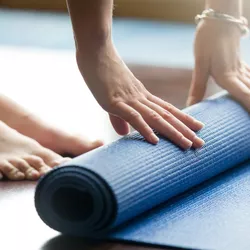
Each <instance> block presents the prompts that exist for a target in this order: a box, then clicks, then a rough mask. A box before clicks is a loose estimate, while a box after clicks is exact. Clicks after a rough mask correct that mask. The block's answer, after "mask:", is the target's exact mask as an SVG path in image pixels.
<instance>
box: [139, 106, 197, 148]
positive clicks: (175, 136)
mask: <svg viewBox="0 0 250 250" xmlns="http://www.w3.org/2000/svg"><path fill="white" fill-rule="evenodd" d="M136 109H137V110H138V112H140V114H141V115H142V116H143V118H144V119H145V121H146V122H147V123H148V125H149V126H150V127H151V128H153V129H155V130H156V131H158V132H159V133H160V134H161V135H163V136H165V137H167V138H168V139H170V140H171V141H172V142H174V143H175V144H176V145H178V146H180V147H181V148H183V149H189V148H191V146H192V142H191V141H190V140H188V139H187V138H186V137H184V136H183V134H181V133H180V132H179V131H178V130H177V129H176V128H174V127H173V126H172V125H171V124H169V123H168V122H166V121H165V120H164V119H163V117H162V116H160V115H159V114H158V113H157V112H155V111H154V110H152V109H150V108H149V107H148V106H146V105H144V104H142V103H140V102H138V103H137V105H136Z"/></svg>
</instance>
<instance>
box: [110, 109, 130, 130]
mask: <svg viewBox="0 0 250 250" xmlns="http://www.w3.org/2000/svg"><path fill="white" fill-rule="evenodd" d="M109 119H110V121H111V123H112V125H113V128H114V129H115V131H116V133H117V134H119V135H126V134H128V133H129V130H130V129H129V125H128V123H127V122H126V121H124V120H123V119H121V118H120V117H117V116H114V115H111V114H109Z"/></svg>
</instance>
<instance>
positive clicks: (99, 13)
mask: <svg viewBox="0 0 250 250" xmlns="http://www.w3.org/2000/svg"><path fill="white" fill-rule="evenodd" d="M67 4H68V10H69V14H70V17H71V21H72V26H73V30H74V36H75V42H76V49H77V50H81V51H83V52H84V53H87V52H88V51H92V50H96V49H98V48H100V47H102V46H103V45H105V44H107V43H110V42H111V40H112V39H111V30H112V11H113V0H94V1H76V0H67Z"/></svg>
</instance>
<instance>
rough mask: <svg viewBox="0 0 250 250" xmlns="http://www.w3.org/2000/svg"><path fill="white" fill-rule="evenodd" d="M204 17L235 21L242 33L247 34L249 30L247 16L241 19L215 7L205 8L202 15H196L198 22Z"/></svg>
mask: <svg viewBox="0 0 250 250" xmlns="http://www.w3.org/2000/svg"><path fill="white" fill-rule="evenodd" d="M202 19H217V20H222V21H225V22H230V23H234V24H236V25H237V26H238V27H239V29H240V31H241V33H242V35H246V34H248V32H249V28H248V21H247V19H246V18H245V17H240V18H239V19H237V18H235V17H233V16H230V15H227V14H223V13H220V12H216V11H214V10H213V9H207V10H204V11H203V12H202V13H201V14H200V15H197V16H196V17H195V22H196V24H198V23H199V22H200V21H201V20H202Z"/></svg>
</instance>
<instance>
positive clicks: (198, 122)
mask: <svg viewBox="0 0 250 250" xmlns="http://www.w3.org/2000/svg"><path fill="white" fill-rule="evenodd" d="M195 124H196V125H197V127H199V128H200V129H202V128H203V127H205V124H204V123H203V122H200V121H197V120H196V121H195Z"/></svg>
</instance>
